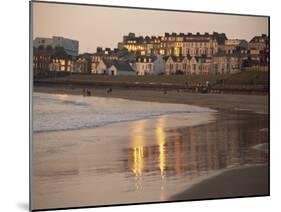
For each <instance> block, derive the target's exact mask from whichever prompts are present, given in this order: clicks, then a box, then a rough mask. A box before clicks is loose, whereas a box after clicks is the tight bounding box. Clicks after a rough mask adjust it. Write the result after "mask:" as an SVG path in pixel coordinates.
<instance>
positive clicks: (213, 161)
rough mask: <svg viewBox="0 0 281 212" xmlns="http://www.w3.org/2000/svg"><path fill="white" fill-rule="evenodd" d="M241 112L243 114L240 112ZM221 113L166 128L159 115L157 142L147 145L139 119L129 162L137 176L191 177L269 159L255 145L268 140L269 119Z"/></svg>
mask: <svg viewBox="0 0 281 212" xmlns="http://www.w3.org/2000/svg"><path fill="white" fill-rule="evenodd" d="M240 115H241V114H240ZM224 116H226V114H223V115H221V117H220V118H219V119H220V120H221V121H218V122H214V123H212V124H206V125H205V126H200V127H196V126H195V127H188V128H181V129H176V128H174V129H165V119H163V118H161V117H160V118H159V120H158V122H157V126H156V130H155V138H156V143H155V144H154V145H150V146H148V145H147V143H148V142H147V139H150V140H154V138H153V137H149V136H145V134H144V127H145V121H143V122H138V124H137V126H136V129H137V132H136V133H135V135H134V136H132V141H131V142H132V144H133V147H132V148H131V150H130V151H129V159H128V166H129V168H130V169H131V170H132V171H133V173H134V174H135V175H136V176H143V177H145V174H146V173H147V174H153V175H159V177H162V178H166V177H170V176H175V175H185V176H188V177H189V178H190V179H193V178H196V177H198V176H201V175H205V174H208V172H210V171H214V170H219V169H223V168H227V167H229V166H238V165H244V164H253V163H255V164H256V163H263V162H267V157H268V156H267V154H266V153H265V152H263V151H257V150H255V149H253V148H252V147H253V146H255V145H257V144H260V143H266V142H268V141H267V134H266V133H265V132H262V131H260V129H262V128H267V125H266V121H263V120H262V121H260V122H257V119H256V118H255V116H257V115H256V114H255V115H248V116H249V117H248V119H243V120H245V121H237V120H238V117H239V114H232V115H227V116H231V117H224Z"/></svg>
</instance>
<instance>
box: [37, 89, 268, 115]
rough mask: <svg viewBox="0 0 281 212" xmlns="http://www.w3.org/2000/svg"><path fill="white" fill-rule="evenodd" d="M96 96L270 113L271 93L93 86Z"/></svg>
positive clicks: (76, 91)
mask: <svg viewBox="0 0 281 212" xmlns="http://www.w3.org/2000/svg"><path fill="white" fill-rule="evenodd" d="M89 90H90V91H91V94H92V95H93V96H100V97H112V98H124V99H131V100H140V101H149V102H163V103H179V104H188V105H198V106H202V107H210V108H213V109H218V110H248V111H254V112H258V113H265V114H267V113H268V95H243V94H240V95H238V94H233V95H229V94H198V93H189V92H184V91H179V92H178V91H177V90H170V91H167V93H166V94H164V92H163V91H162V90H139V89H134V90H133V89H118V88H114V89H113V92H112V93H110V94H108V93H107V89H106V88H100V87H97V88H89ZM34 91H35V92H47V93H60V94H73V95H82V88H79V87H44V86H38V87H35V88H34Z"/></svg>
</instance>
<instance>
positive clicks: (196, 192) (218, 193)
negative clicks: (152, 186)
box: [170, 165, 269, 200]
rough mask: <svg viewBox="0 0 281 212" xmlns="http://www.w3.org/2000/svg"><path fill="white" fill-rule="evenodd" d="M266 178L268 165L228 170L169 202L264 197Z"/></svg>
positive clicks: (267, 185) (266, 184)
mask: <svg viewBox="0 0 281 212" xmlns="http://www.w3.org/2000/svg"><path fill="white" fill-rule="evenodd" d="M268 176H269V173H268V165H253V166H249V167H243V168H238V169H237V168H236V169H230V170H227V171H225V172H223V173H221V174H219V175H218V176H215V177H211V178H209V179H207V180H204V181H202V182H200V183H198V184H196V185H194V186H193V187H192V188H190V189H187V190H186V191H184V192H182V193H180V194H177V195H175V196H173V197H172V198H170V200H198V199H215V198H222V197H241V196H245V197H247V196H265V195H269V184H268V180H269V179H268Z"/></svg>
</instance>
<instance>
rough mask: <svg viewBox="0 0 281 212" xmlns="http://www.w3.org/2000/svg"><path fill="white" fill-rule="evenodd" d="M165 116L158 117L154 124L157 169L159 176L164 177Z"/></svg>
mask: <svg viewBox="0 0 281 212" xmlns="http://www.w3.org/2000/svg"><path fill="white" fill-rule="evenodd" d="M164 127H165V118H164V117H160V118H159V119H158V121H157V126H156V141H157V144H158V148H159V169H160V174H161V177H162V178H164V177H165V167H166V155H165V153H166V151H165V131H164Z"/></svg>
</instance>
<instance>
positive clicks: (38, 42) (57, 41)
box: [33, 36, 79, 58]
mask: <svg viewBox="0 0 281 212" xmlns="http://www.w3.org/2000/svg"><path fill="white" fill-rule="evenodd" d="M33 46H34V47H35V48H38V47H39V46H44V47H47V46H51V47H52V48H55V47H63V48H64V50H65V52H66V53H67V54H68V55H71V56H72V57H74V58H76V57H77V56H78V52H79V41H77V40H72V39H68V38H64V37H61V36H53V37H52V38H43V37H36V38H35V39H34V40H33Z"/></svg>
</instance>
